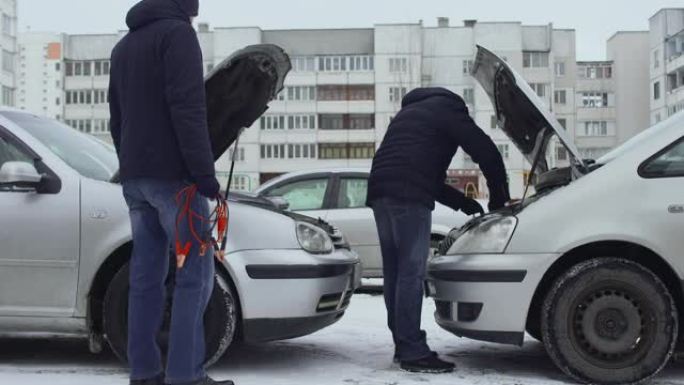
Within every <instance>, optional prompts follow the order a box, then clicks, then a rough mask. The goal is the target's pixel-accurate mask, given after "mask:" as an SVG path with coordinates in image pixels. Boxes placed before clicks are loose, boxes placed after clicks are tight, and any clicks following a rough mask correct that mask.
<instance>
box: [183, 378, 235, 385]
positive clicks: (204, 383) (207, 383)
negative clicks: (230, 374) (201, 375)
mask: <svg viewBox="0 0 684 385" xmlns="http://www.w3.org/2000/svg"><path fill="white" fill-rule="evenodd" d="M192 385H235V383H234V382H233V381H231V380H225V381H214V380H212V379H211V378H210V377H207V378H205V379H203V380H200V381H197V382H193V383H192Z"/></svg>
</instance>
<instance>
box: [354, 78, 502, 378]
mask: <svg viewBox="0 0 684 385" xmlns="http://www.w3.org/2000/svg"><path fill="white" fill-rule="evenodd" d="M459 147H462V148H463V149H464V150H465V152H466V153H468V155H470V156H471V157H472V159H473V161H474V162H475V163H477V164H479V165H480V168H481V169H482V172H483V173H484V175H485V177H486V178H487V185H488V186H489V191H490V195H491V198H490V201H489V209H490V210H497V209H499V208H502V207H503V206H504V205H505V203H506V202H507V201H508V200H509V199H510V196H509V191H508V183H507V176H506V169H505V166H504V163H503V159H502V157H501V154H500V153H499V151H498V149H497V147H496V145H495V144H494V142H492V140H491V139H490V138H489V137H488V136H487V135H486V134H485V133H484V132H483V131H482V130H481V129H480V128H479V127H478V126H477V125H476V124H475V122H473V120H472V119H471V118H470V115H469V114H468V108H467V107H466V105H465V103H464V102H463V99H461V98H460V97H459V96H458V95H456V94H454V93H452V92H451V91H448V90H446V89H443V88H423V89H416V90H414V91H411V92H410V93H409V94H408V95H406V97H405V98H404V100H403V102H402V110H401V111H400V112H399V113H398V114H397V116H396V117H395V118H394V119H393V120H392V122H391V124H390V126H389V128H388V130H387V134H386V135H385V138H384V140H383V142H382V144H381V146H380V149H378V152H377V154H376V156H375V159H374V160H373V168H372V170H371V175H370V179H369V185H368V202H367V204H368V206H370V207H372V208H373V212H374V213H375V221H376V223H377V226H378V234H379V237H380V247H381V249H382V259H383V269H384V270H383V274H384V281H385V304H386V306H387V315H388V325H389V329H390V331H391V332H392V337H393V338H394V344H395V349H396V350H395V360H396V361H399V362H400V365H401V368H402V369H403V370H406V371H410V372H422V373H447V372H451V371H453V369H454V365H453V364H451V363H448V362H444V361H442V360H440V359H439V357H438V356H437V354H436V353H434V352H432V351H430V348H429V347H428V345H427V342H426V335H425V332H424V331H422V330H421V329H420V321H421V312H422V305H423V282H424V280H425V269H426V264H427V257H428V255H429V250H430V229H431V226H432V210H434V208H435V201H438V202H440V203H442V204H445V205H447V206H449V207H451V208H453V209H454V210H461V211H463V212H464V213H466V214H468V215H474V214H478V213H484V210H483V208H482V206H480V204H479V203H477V201H475V200H473V199H469V198H467V197H466V196H465V195H464V194H463V193H462V192H460V191H458V190H456V189H454V188H452V187H450V186H448V185H447V184H446V172H447V169H448V168H449V164H450V163H451V160H452V158H453V157H454V155H455V154H456V150H458V148H459Z"/></svg>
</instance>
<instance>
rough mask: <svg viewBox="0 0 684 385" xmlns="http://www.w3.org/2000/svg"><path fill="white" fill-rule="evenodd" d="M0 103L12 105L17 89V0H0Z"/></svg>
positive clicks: (14, 101)
mask: <svg viewBox="0 0 684 385" xmlns="http://www.w3.org/2000/svg"><path fill="white" fill-rule="evenodd" d="M0 18H1V19H0V47H1V48H2V53H1V55H2V58H1V60H2V63H1V64H2V69H1V71H0V92H1V94H0V104H1V105H3V106H14V105H15V103H16V89H17V78H16V74H17V65H18V59H17V50H18V44H17V0H0Z"/></svg>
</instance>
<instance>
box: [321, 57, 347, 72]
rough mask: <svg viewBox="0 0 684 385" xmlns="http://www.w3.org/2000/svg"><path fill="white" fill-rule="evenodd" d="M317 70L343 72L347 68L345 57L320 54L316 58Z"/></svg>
mask: <svg viewBox="0 0 684 385" xmlns="http://www.w3.org/2000/svg"><path fill="white" fill-rule="evenodd" d="M318 70H319V71H321V72H344V71H346V70H347V57H346V56H321V57H319V58H318Z"/></svg>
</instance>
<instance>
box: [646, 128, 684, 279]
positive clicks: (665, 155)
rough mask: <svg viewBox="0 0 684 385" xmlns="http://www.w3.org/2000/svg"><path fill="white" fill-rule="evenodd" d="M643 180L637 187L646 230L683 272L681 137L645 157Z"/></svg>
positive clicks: (683, 160) (683, 165) (683, 158)
mask: <svg viewBox="0 0 684 385" xmlns="http://www.w3.org/2000/svg"><path fill="white" fill-rule="evenodd" d="M639 175H640V176H641V177H642V178H644V179H645V188H640V190H641V191H638V192H636V191H635V193H638V194H639V196H641V197H647V198H648V199H641V200H640V203H639V204H640V205H641V206H642V207H641V208H640V209H642V210H643V211H644V212H647V213H648V215H643V216H642V218H641V221H642V227H643V228H644V229H645V231H647V232H649V233H651V234H653V236H652V237H653V239H652V241H653V243H654V244H656V245H658V247H660V248H661V253H663V254H665V255H664V257H666V258H667V259H668V262H669V263H671V264H673V265H674V266H675V267H677V268H678V270H679V271H684V237H682V229H684V137H683V138H680V139H679V140H677V141H675V142H674V143H673V144H671V145H670V146H668V147H667V148H665V149H663V150H662V151H660V152H659V153H657V154H655V155H654V156H653V157H651V158H650V159H648V160H646V161H645V162H644V163H643V164H642V165H641V166H640V167H639Z"/></svg>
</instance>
